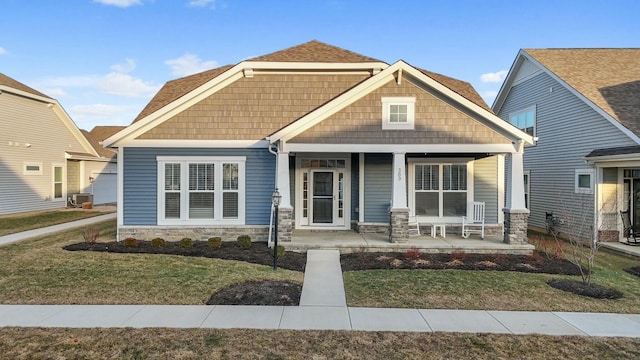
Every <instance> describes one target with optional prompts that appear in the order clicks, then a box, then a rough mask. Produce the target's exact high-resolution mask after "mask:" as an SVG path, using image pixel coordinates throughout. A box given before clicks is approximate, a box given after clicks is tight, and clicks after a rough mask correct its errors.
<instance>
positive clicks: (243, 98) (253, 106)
mask: <svg viewBox="0 0 640 360" xmlns="http://www.w3.org/2000/svg"><path fill="white" fill-rule="evenodd" d="M368 77H369V75H366V74H362V75H335V74H333V75H321V74H318V75H315V74H314V75H310V74H255V75H254V77H253V78H241V79H239V80H238V81H236V82H234V83H233V84H231V85H229V86H227V87H225V88H224V89H222V90H220V91H218V92H217V93H215V94H213V95H211V96H209V97H208V98H207V99H205V100H203V101H201V102H199V103H198V104H196V105H194V106H192V107H190V108H189V109H187V110H185V111H183V112H182V113H180V114H178V115H176V116H175V117H173V118H172V119H169V120H167V121H165V122H164V123H162V124H161V125H158V126H157V127H155V128H153V129H152V130H150V131H148V132H146V133H145V134H143V135H141V136H139V137H138V139H190V140H228V139H234V140H260V139H263V138H265V137H266V136H268V135H269V134H271V133H273V132H275V131H277V130H279V129H281V128H282V127H284V126H286V125H288V124H289V123H291V122H293V121H295V120H297V119H298V118H300V117H302V116H304V115H306V114H307V113H309V112H310V111H312V110H314V109H315V108H317V107H318V106H320V105H322V104H324V103H325V102H327V101H329V100H331V99H332V98H334V97H336V96H338V95H339V94H341V93H343V92H344V91H346V90H348V89H349V88H351V87H353V86H355V85H356V84H358V83H360V82H361V81H363V80H365V79H367V78H368Z"/></svg>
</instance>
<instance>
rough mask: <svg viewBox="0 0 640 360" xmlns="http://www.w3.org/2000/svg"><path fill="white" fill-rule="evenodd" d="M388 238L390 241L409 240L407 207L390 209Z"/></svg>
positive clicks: (404, 241) (403, 241) (400, 241)
mask: <svg viewBox="0 0 640 360" xmlns="http://www.w3.org/2000/svg"><path fill="white" fill-rule="evenodd" d="M390 232H391V234H390V236H389V238H390V240H391V242H392V243H406V242H407V241H409V209H406V208H397V209H391V219H390Z"/></svg>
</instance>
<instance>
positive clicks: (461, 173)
mask: <svg viewBox="0 0 640 360" xmlns="http://www.w3.org/2000/svg"><path fill="white" fill-rule="evenodd" d="M413 171H414V174H413V175H414V176H413V195H412V198H411V199H410V207H411V208H412V209H414V212H415V215H416V216H433V217H458V216H465V215H467V197H468V189H467V187H468V186H467V184H468V182H469V180H468V171H467V164H415V166H414V167H413Z"/></svg>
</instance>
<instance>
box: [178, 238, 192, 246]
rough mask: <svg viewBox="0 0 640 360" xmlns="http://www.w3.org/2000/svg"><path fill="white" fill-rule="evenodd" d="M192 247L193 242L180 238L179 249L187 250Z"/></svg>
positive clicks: (189, 239)
mask: <svg viewBox="0 0 640 360" xmlns="http://www.w3.org/2000/svg"><path fill="white" fill-rule="evenodd" d="M192 246H193V240H191V238H188V237H186V238H182V239H180V247H181V248H183V249H188V248H190V247H192Z"/></svg>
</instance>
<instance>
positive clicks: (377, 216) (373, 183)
mask: <svg viewBox="0 0 640 360" xmlns="http://www.w3.org/2000/svg"><path fill="white" fill-rule="evenodd" d="M392 170H393V156H392V155H391V154H365V156H364V221H365V222H369V223H374V222H380V223H382V222H383V223H389V202H390V201H391V199H392V191H393V188H392V184H391V180H392V179H391V176H392Z"/></svg>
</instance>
